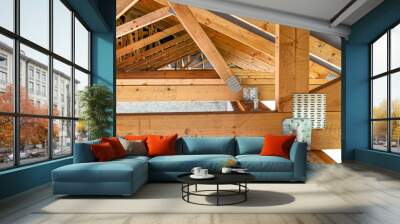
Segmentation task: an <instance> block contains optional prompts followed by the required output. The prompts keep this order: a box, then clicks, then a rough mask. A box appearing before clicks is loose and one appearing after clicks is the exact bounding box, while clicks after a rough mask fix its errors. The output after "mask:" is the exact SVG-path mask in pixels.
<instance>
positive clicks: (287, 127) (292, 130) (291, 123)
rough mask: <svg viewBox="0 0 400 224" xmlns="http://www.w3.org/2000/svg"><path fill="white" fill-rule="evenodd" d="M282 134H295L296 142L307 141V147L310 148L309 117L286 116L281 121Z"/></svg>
mask: <svg viewBox="0 0 400 224" xmlns="http://www.w3.org/2000/svg"><path fill="white" fill-rule="evenodd" d="M282 126H283V134H284V135H296V140H297V141H298V142H305V143H307V147H308V149H310V148H311V132H312V124H311V120H310V119H305V118H287V119H285V120H283V122H282Z"/></svg>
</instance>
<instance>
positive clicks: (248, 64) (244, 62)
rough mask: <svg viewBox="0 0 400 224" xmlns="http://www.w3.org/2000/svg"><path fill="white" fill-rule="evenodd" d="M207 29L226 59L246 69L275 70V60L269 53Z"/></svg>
mask: <svg viewBox="0 0 400 224" xmlns="http://www.w3.org/2000/svg"><path fill="white" fill-rule="evenodd" d="M205 30H206V32H207V34H208V35H209V37H210V38H211V40H212V41H213V42H214V44H215V46H216V47H217V48H218V49H219V50H220V52H221V53H222V54H223V56H224V58H225V60H227V61H229V62H230V63H232V64H235V65H237V66H239V67H242V68H245V69H250V70H255V71H265V72H274V70H275V69H274V63H275V62H274V60H273V59H271V57H269V56H268V55H266V54H264V53H262V52H259V51H257V50H254V49H253V48H251V47H249V46H247V45H245V44H243V43H241V42H239V41H236V40H234V39H232V38H230V37H229V36H226V35H224V34H221V33H219V32H216V31H214V30H212V29H205ZM228 58H229V60H228ZM239 61H240V62H239ZM239 64H240V65H239Z"/></svg>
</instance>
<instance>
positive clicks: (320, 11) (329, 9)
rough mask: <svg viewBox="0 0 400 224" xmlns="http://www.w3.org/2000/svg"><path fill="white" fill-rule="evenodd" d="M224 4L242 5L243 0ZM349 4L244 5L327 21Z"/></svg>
mask: <svg viewBox="0 0 400 224" xmlns="http://www.w3.org/2000/svg"><path fill="white" fill-rule="evenodd" d="M226 2H235V3H244V1H243V0H226ZM349 2H350V0H250V1H246V4H248V5H252V6H255V7H262V8H268V9H275V10H278V11H282V12H288V13H293V14H297V15H302V16H307V17H311V18H316V19H322V20H327V21H328V20H330V19H331V18H332V17H333V16H335V14H336V13H337V12H339V11H340V10H341V9H342V8H343V7H345V6H346V4H347V3H349Z"/></svg>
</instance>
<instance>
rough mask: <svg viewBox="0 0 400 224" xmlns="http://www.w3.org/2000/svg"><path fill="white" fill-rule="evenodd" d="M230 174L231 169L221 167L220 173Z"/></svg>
mask: <svg viewBox="0 0 400 224" xmlns="http://www.w3.org/2000/svg"><path fill="white" fill-rule="evenodd" d="M230 172H232V168H230V167H222V169H221V173H230Z"/></svg>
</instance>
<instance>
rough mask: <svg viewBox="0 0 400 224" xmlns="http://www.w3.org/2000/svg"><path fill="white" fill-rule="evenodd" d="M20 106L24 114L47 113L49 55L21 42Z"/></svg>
mask: <svg viewBox="0 0 400 224" xmlns="http://www.w3.org/2000/svg"><path fill="white" fill-rule="evenodd" d="M20 60H21V64H20V66H21V69H20V70H21V71H20V82H21V90H20V108H21V112H22V113H25V114H42V115H44V114H48V108H49V97H48V96H49V93H48V85H49V81H48V74H49V70H48V63H49V57H48V56H47V55H45V54H43V53H40V52H39V51H36V50H33V49H32V48H30V47H27V46H25V45H23V44H21V59H20Z"/></svg>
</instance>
